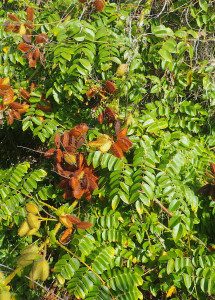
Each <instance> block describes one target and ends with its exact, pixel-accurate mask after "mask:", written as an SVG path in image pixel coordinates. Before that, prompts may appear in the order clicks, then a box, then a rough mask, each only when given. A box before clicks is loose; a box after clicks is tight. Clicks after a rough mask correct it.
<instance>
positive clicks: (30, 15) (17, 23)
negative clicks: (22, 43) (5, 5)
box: [4, 7, 34, 35]
mask: <svg viewBox="0 0 215 300" xmlns="http://www.w3.org/2000/svg"><path fill="white" fill-rule="evenodd" d="M8 18H9V19H10V21H6V22H5V23H4V27H5V30H6V31H12V32H16V33H19V34H21V35H23V34H26V33H27V32H29V30H32V29H33V28H34V24H33V21H34V9H33V8H32V7H27V9H26V21H24V22H21V20H20V19H19V18H18V17H17V16H16V15H15V14H11V13H9V14H8Z"/></svg>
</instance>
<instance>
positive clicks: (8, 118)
mask: <svg viewBox="0 0 215 300" xmlns="http://www.w3.org/2000/svg"><path fill="white" fill-rule="evenodd" d="M13 122H14V117H13V114H12V113H11V112H9V113H8V116H7V123H8V125H12V124H13Z"/></svg>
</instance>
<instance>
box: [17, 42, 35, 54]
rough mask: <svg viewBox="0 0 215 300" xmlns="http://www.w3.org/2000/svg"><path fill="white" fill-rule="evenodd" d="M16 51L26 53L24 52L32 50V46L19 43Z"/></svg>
mask: <svg viewBox="0 0 215 300" xmlns="http://www.w3.org/2000/svg"><path fill="white" fill-rule="evenodd" d="M18 49H19V50H20V51H22V52H24V53H26V52H28V51H30V50H32V49H33V46H32V45H28V44H26V43H20V44H19V45H18Z"/></svg>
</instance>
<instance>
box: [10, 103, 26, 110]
mask: <svg viewBox="0 0 215 300" xmlns="http://www.w3.org/2000/svg"><path fill="white" fill-rule="evenodd" d="M10 107H11V108H13V109H22V108H23V105H22V104H21V103H18V102H12V103H10Z"/></svg>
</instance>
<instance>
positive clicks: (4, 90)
mask: <svg viewBox="0 0 215 300" xmlns="http://www.w3.org/2000/svg"><path fill="white" fill-rule="evenodd" d="M0 97H1V98H2V102H1V103H0V111H2V112H4V113H5V114H6V116H7V122H8V124H9V125H12V124H13V122H14V120H15V119H17V120H18V119H20V118H21V115H22V114H23V113H25V112H26V111H27V110H28V108H29V105H28V104H27V103H26V102H24V103H19V102H16V101H15V95H14V91H13V89H12V87H11V86H10V84H9V79H8V78H0Z"/></svg>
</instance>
